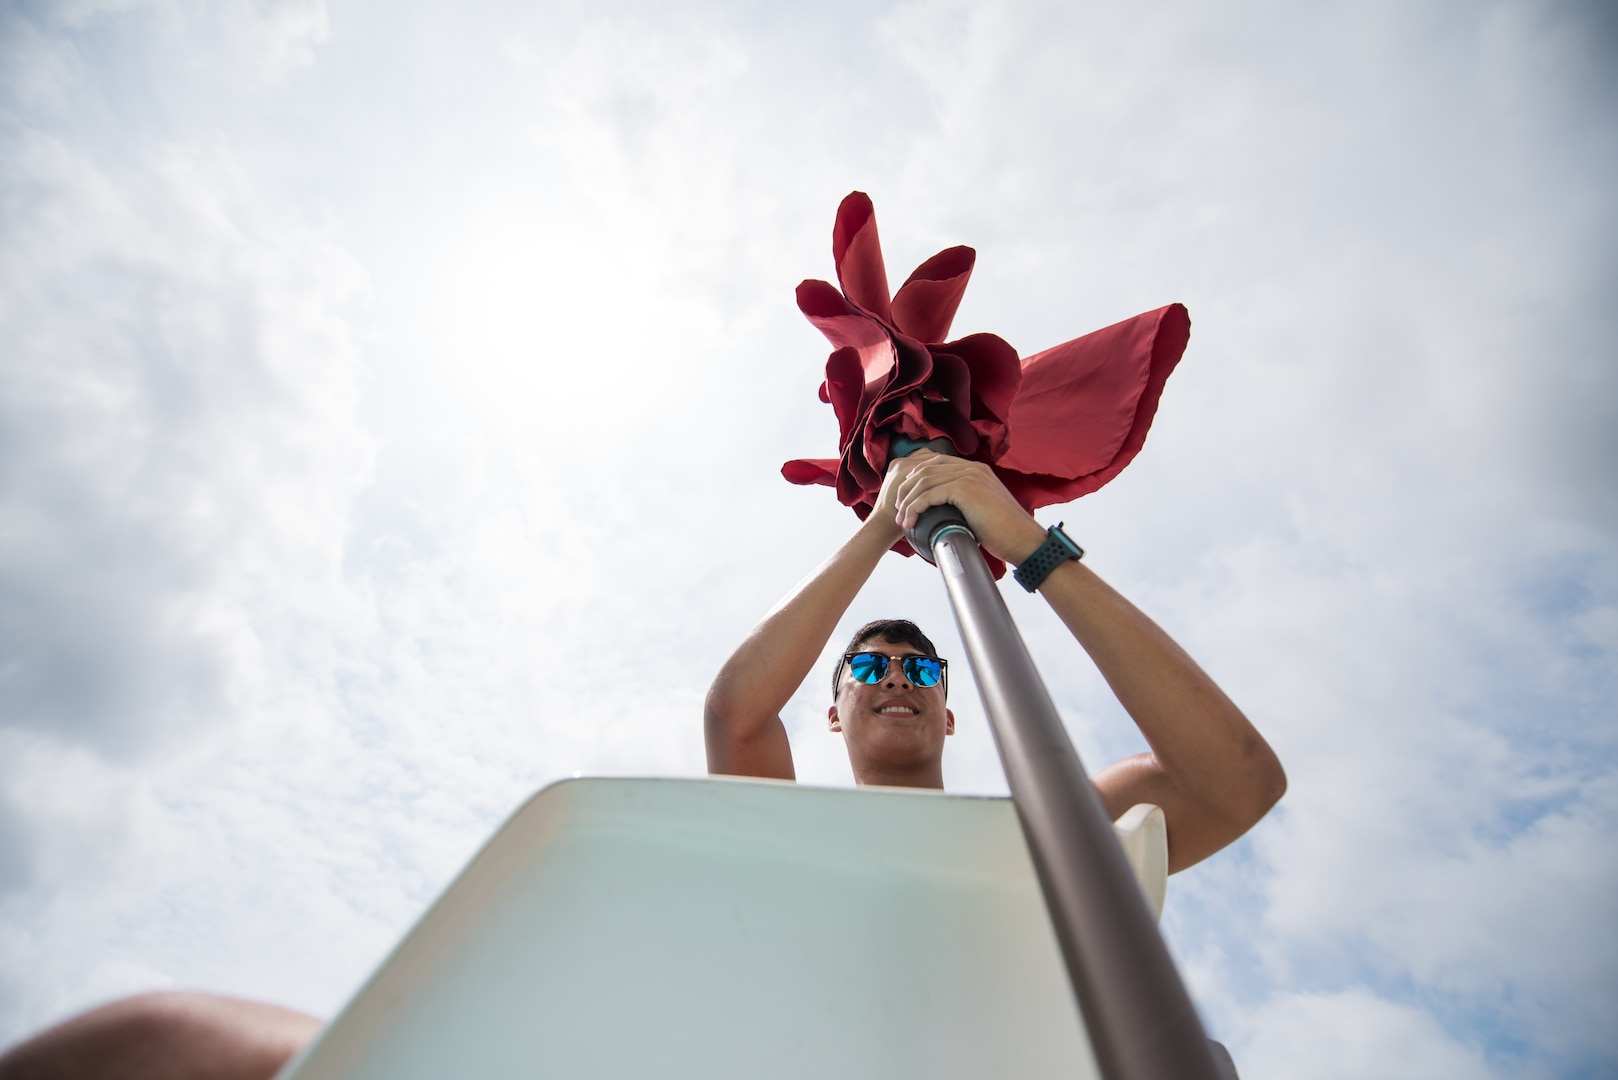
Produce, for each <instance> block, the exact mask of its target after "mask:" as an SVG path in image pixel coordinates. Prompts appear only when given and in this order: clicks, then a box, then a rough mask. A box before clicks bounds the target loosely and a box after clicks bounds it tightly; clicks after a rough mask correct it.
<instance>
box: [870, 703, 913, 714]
mask: <svg viewBox="0 0 1618 1080" xmlns="http://www.w3.org/2000/svg"><path fill="white" fill-rule="evenodd" d="M877 712H878V713H879V714H880V715H883V716H915V715H916V710H915V709H912V708H911V707H910V706H909V705H884V706H882V707H881V708H880V709H878V710H877Z"/></svg>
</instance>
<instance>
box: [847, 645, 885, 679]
mask: <svg viewBox="0 0 1618 1080" xmlns="http://www.w3.org/2000/svg"><path fill="white" fill-rule="evenodd" d="M848 671H849V674H850V675H853V676H854V681H855V682H862V683H879V682H881V681H882V676H884V675H886V674H887V673H888V658H887V657H886V656H883V655H881V654H880V653H868V652H862V653H855V654H854V655H853V656H851V657H849V658H848Z"/></svg>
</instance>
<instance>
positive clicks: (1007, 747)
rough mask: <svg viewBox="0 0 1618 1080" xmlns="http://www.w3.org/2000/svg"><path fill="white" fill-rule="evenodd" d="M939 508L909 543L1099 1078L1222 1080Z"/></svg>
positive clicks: (1119, 862) (1141, 900) (1047, 713)
mask: <svg viewBox="0 0 1618 1080" xmlns="http://www.w3.org/2000/svg"><path fill="white" fill-rule="evenodd" d="M934 509H935V510H947V511H949V513H948V514H937V515H935V514H933V512H932V511H929V515H931V516H932V517H933V520H931V521H929V520H928V517H927V516H924V517H923V519H922V521H920V522H918V523H917V527H916V528H915V529H913V530H912V531H911V537H910V538H911V543H912V544H913V545H915V547H916V549H917V550H918V551H921V552H930V553H931V554H932V556H933V558H932V561H933V562H935V563H936V564H937V566H938V568H939V570H940V571H941V572H942V573H943V575H944V586H945V588H946V589H947V590H948V592H949V598H950V604H951V606H952V607H953V608H954V609H955V622H956V624H957V625H958V626H959V627H960V631H961V639H962V641H964V642H965V643H966V653H967V658H968V660H969V661H970V662H971V665H972V674H973V675H974V676H975V677H976V679H977V684H978V690H979V692H980V693H981V694H982V696H983V707H984V710H985V711H986V712H987V713H988V716H989V725H990V728H991V729H992V730H993V731H994V740H995V745H996V746H997V747H998V748H999V750H1000V760H1001V761H1002V762H1003V763H1004V766H1005V770H1006V781H1007V783H1008V784H1009V785H1010V787H1011V798H1012V801H1013V803H1014V804H1015V806H1016V808H1017V816H1018V818H1019V819H1020V820H1021V822H1022V828H1023V835H1024V836H1025V837H1026V838H1027V840H1028V850H1029V853H1030V855H1031V856H1032V857H1033V862H1034V869H1035V871H1036V872H1037V873H1038V875H1039V883H1040V887H1041V889H1042V890H1043V891H1044V894H1045V904H1046V907H1047V908H1048V909H1049V911H1050V914H1051V922H1052V924H1053V925H1054V927H1055V930H1056V938H1057V941H1058V942H1059V943H1060V944H1061V947H1062V958H1063V959H1064V960H1065V961H1066V964H1067V971H1068V976H1069V978H1071V979H1072V982H1073V990H1074V993H1075V995H1076V996H1077V998H1078V1001H1079V1009H1080V1012H1081V1014H1082V1017H1083V1020H1084V1024H1085V1028H1086V1029H1087V1030H1088V1032H1089V1035H1090V1043H1091V1045H1092V1046H1093V1047H1094V1049H1095V1055H1096V1061H1097V1063H1098V1064H1099V1065H1100V1067H1101V1074H1102V1076H1104V1077H1106V1078H1107V1080H1219V1078H1220V1076H1221V1073H1220V1071H1219V1068H1218V1066H1217V1065H1215V1063H1214V1059H1213V1055H1212V1053H1211V1052H1210V1050H1209V1047H1208V1036H1207V1035H1206V1034H1205V1033H1204V1032H1203V1030H1202V1022H1201V1020H1199V1019H1198V1017H1197V1012H1196V1008H1195V1007H1194V1006H1193V1005H1192V1003H1191V997H1190V995H1189V994H1187V993H1186V989H1185V985H1184V984H1183V983H1182V982H1181V981H1180V975H1179V972H1178V971H1177V970H1175V967H1174V961H1173V959H1172V958H1171V957H1170V956H1169V952H1168V948H1167V946H1165V945H1164V944H1163V938H1162V936H1161V935H1160V934H1159V933H1158V930H1157V923H1156V920H1155V919H1154V918H1153V917H1152V913H1151V911H1150V910H1149V909H1148V908H1147V906H1146V898H1145V895H1144V894H1143V893H1142V892H1141V889H1140V885H1139V883H1138V882H1136V880H1135V875H1134V872H1133V871H1132V870H1130V868H1129V864H1128V862H1127V861H1126V860H1125V858H1124V853H1123V849H1122V848H1121V847H1119V845H1118V840H1117V837H1116V836H1115V835H1114V834H1113V830H1112V823H1111V822H1110V821H1108V820H1107V815H1106V811H1105V810H1103V809H1102V806H1101V800H1100V798H1099V797H1098V796H1097V795H1096V792H1095V789H1094V787H1092V786H1091V784H1090V778H1089V776H1088V775H1086V773H1085V771H1084V765H1083V763H1082V762H1080V761H1079V755H1078V753H1077V752H1076V751H1075V750H1074V749H1073V743H1072V741H1071V740H1069V739H1068V737H1067V730H1066V729H1065V728H1064V727H1063V726H1062V719H1061V717H1060V716H1059V715H1058V714H1057V711H1056V705H1055V703H1054V702H1053V701H1052V700H1051V696H1050V693H1049V691H1047V690H1046V689H1045V684H1044V682H1043V681H1042V680H1041V679H1040V677H1039V672H1038V671H1037V670H1036V669H1035V668H1034V661H1033V658H1032V657H1030V656H1029V655H1028V647H1027V646H1026V645H1024V644H1023V640H1022V635H1021V634H1019V633H1018V632H1017V626H1016V624H1015V623H1014V622H1012V621H1011V612H1009V611H1008V610H1007V609H1006V602H1005V599H1004V598H1003V597H1002V596H1001V595H1000V590H999V589H998V588H997V587H996V586H995V582H994V579H993V577H991V576H990V574H989V568H988V565H987V564H986V563H985V562H984V561H983V553H982V552H981V551H980V550H979V548H978V543H977V539H976V538H975V537H974V536H973V535H972V533H971V530H970V529H968V528H967V526H966V524H965V521H964V519H962V518H961V516H960V513H959V511H957V510H955V508H954V507H952V506H951V507H935V508H934ZM940 517H943V518H945V519H946V520H943V521H940V520H938V518H940ZM951 518H953V520H949V519H951ZM918 540H920V541H921V543H917V541H918Z"/></svg>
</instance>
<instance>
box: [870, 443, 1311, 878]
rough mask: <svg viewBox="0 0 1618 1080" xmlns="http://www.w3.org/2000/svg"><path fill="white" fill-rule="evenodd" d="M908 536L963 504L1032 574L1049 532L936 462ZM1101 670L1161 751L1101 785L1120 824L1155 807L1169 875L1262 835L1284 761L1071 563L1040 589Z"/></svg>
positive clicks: (970, 469)
mask: <svg viewBox="0 0 1618 1080" xmlns="http://www.w3.org/2000/svg"><path fill="white" fill-rule="evenodd" d="M897 496H898V497H897V507H898V511H899V515H900V520H901V521H902V523H903V524H905V525H906V526H909V525H911V524H913V523H914V522H915V519H916V516H917V515H919V514H920V513H921V511H923V510H925V509H926V508H927V507H929V506H934V505H937V504H939V503H945V502H949V503H954V504H955V506H956V507H957V508H959V509H960V511H961V513H963V514H965V515H966V519H967V521H968V522H969V523H970V524H971V526H972V529H973V532H974V533H976V534H977V538H978V542H979V543H981V544H982V545H983V546H984V548H986V549H987V550H989V551H990V552H992V553H994V554H995V555H998V556H999V557H1000V558H1002V559H1004V560H1006V561H1007V562H1009V563H1012V564H1016V563H1020V562H1021V561H1022V560H1023V559H1025V558H1027V557H1028V555H1030V554H1031V553H1032V552H1033V551H1034V550H1035V549H1036V548H1038V547H1039V546H1040V544H1041V543H1043V542H1044V539H1045V530H1044V529H1043V528H1041V527H1040V525H1039V523H1038V522H1036V521H1035V520H1034V518H1033V516H1032V515H1030V514H1029V513H1028V512H1027V511H1025V510H1023V508H1022V507H1021V506H1018V505H1017V502H1016V500H1015V499H1013V498H1012V497H1011V493H1010V492H1008V491H1007V490H1006V489H1005V487H1004V486H1003V485H1002V484H1001V483H1000V481H999V480H998V479H996V477H995V475H994V473H993V472H991V471H990V470H989V468H988V467H987V466H985V465H981V464H978V463H976V462H970V461H964V460H961V459H959V458H949V457H938V456H928V457H927V458H926V459H925V460H923V461H921V462H919V463H918V465H917V466H916V467H914V468H912V469H911V470H910V471H909V473H908V475H907V477H906V479H905V481H904V482H903V484H902V485H901V486H900V488H899V490H898V492H897ZM1039 591H1040V594H1041V595H1042V596H1044V597H1045V599H1046V601H1048V602H1049V603H1050V605H1051V607H1052V608H1053V609H1054V610H1055V611H1056V614H1057V615H1058V616H1060V617H1061V619H1062V622H1063V623H1065V624H1066V625H1067V628H1068V629H1069V630H1070V631H1072V633H1073V636H1074V637H1075V638H1076V639H1077V640H1078V642H1079V644H1080V645H1081V646H1083V648H1084V650H1085V652H1087V653H1089V654H1090V658H1091V659H1092V660H1094V661H1095V665H1096V667H1097V668H1099V669H1100V671H1101V674H1102V677H1103V678H1105V679H1106V680H1107V684H1108V685H1109V686H1111V687H1112V691H1113V693H1114V694H1116V695H1117V697H1118V701H1119V702H1120V703H1121V704H1122V705H1123V707H1124V709H1125V710H1126V711H1127V712H1128V713H1129V715H1130V717H1131V718H1132V719H1133V720H1134V721H1135V724H1136V726H1138V727H1139V728H1140V731H1141V734H1142V735H1144V736H1145V737H1146V743H1147V745H1148V746H1150V747H1151V749H1150V750H1149V751H1148V752H1146V753H1144V754H1137V755H1136V756H1134V757H1131V758H1126V759H1125V760H1123V761H1120V762H1118V763H1117V764H1114V765H1112V766H1110V767H1109V768H1107V769H1104V770H1103V771H1102V772H1100V773H1098V774H1097V775H1096V776H1095V777H1094V778H1093V779H1094V782H1095V785H1096V789H1097V791H1098V792H1099V793H1100V795H1101V800H1102V803H1103V804H1104V805H1105V806H1106V808H1107V811H1108V813H1109V814H1111V815H1112V816H1113V817H1114V818H1116V817H1118V816H1119V815H1121V814H1122V813H1123V812H1124V811H1125V810H1127V809H1129V807H1131V806H1133V805H1134V804H1136V803H1143V802H1145V803H1155V804H1156V805H1157V806H1160V807H1162V809H1163V814H1164V817H1165V818H1166V819H1167V821H1168V835H1169V870H1170V872H1173V871H1177V870H1183V869H1185V868H1186V867H1188V866H1191V865H1193V864H1195V863H1197V862H1200V861H1201V860H1202V859H1205V858H1207V857H1208V856H1209V855H1212V854H1213V853H1214V852H1215V851H1218V850H1219V849H1220V848H1222V847H1224V846H1225V845H1226V844H1229V843H1230V842H1232V841H1233V840H1235V839H1236V838H1237V837H1239V836H1241V835H1242V834H1243V833H1245V832H1246V831H1247V830H1248V829H1250V828H1252V827H1253V825H1255V824H1256V823H1257V822H1258V820H1259V819H1260V818H1262V817H1263V816H1264V815H1265V813H1267V812H1268V811H1269V809H1270V807H1272V806H1274V805H1275V803H1276V801H1277V800H1278V799H1280V798H1281V795H1282V794H1283V793H1284V792H1285V791H1286V774H1285V773H1284V772H1283V771H1282V769H1281V763H1280V761H1279V760H1278V759H1277V758H1276V756H1275V752H1274V751H1273V750H1271V749H1270V746H1269V744H1268V743H1266V742H1265V741H1264V737H1263V736H1261V735H1260V734H1259V733H1258V731H1257V730H1256V729H1255V728H1254V727H1253V725H1252V724H1251V723H1249V722H1248V720H1247V718H1246V717H1245V716H1243V715H1242V712H1241V710H1240V709H1238V708H1237V707H1236V706H1235V704H1234V703H1232V702H1231V700H1230V699H1229V698H1228V697H1226V696H1225V694H1224V691H1222V690H1220V689H1219V687H1218V686H1217V685H1215V683H1214V681H1213V680H1212V679H1210V678H1209V677H1208V676H1207V674H1206V673H1205V672H1204V671H1203V670H1202V669H1201V668H1199V667H1198V666H1197V664H1196V662H1195V661H1193V660H1192V659H1191V657H1189V656H1188V655H1186V653H1185V650H1184V649H1181V648H1180V646H1179V645H1177V644H1175V642H1174V640H1173V639H1172V638H1170V637H1169V636H1168V634H1166V633H1164V632H1163V630H1162V629H1161V628H1160V627H1158V625H1157V624H1156V623H1154V622H1152V620H1151V619H1149V618H1147V617H1146V616H1145V615H1144V614H1142V612H1141V611H1140V610H1139V609H1138V608H1136V607H1135V606H1134V605H1133V604H1131V603H1130V602H1129V601H1128V600H1126V599H1124V598H1123V597H1122V596H1121V595H1119V594H1118V593H1117V592H1116V591H1115V590H1113V589H1112V588H1111V587H1110V586H1108V585H1107V583H1106V582H1104V581H1102V580H1101V579H1100V578H1099V577H1098V576H1096V574H1095V573H1094V572H1092V571H1091V570H1090V568H1089V567H1087V566H1085V565H1084V564H1083V563H1080V562H1074V561H1071V560H1070V561H1068V562H1066V563H1063V564H1062V565H1061V566H1059V567H1058V568H1057V569H1056V570H1055V571H1053V572H1052V573H1051V575H1050V576H1049V577H1047V578H1046V579H1045V581H1044V583H1043V584H1042V585H1041V586H1040V589H1039Z"/></svg>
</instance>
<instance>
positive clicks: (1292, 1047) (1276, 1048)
mask: <svg viewBox="0 0 1618 1080" xmlns="http://www.w3.org/2000/svg"><path fill="white" fill-rule="evenodd" d="M1245 1028H1246V1029H1245V1030H1244V1031H1243V1032H1242V1037H1241V1038H1240V1039H1239V1040H1233V1042H1232V1044H1231V1052H1232V1056H1233V1057H1234V1059H1235V1061H1236V1067H1237V1069H1238V1070H1239V1071H1240V1072H1241V1075H1242V1077H1243V1080H1282V1078H1290V1077H1298V1076H1308V1077H1311V1078H1313V1080H1338V1078H1341V1080H1362V1078H1363V1077H1367V1076H1377V1077H1387V1078H1388V1080H1403V1078H1407V1077H1408V1078H1409V1080H1490V1078H1493V1077H1496V1076H1500V1075H1503V1074H1501V1073H1497V1072H1495V1071H1494V1070H1492V1069H1491V1068H1490V1067H1489V1065H1488V1063H1487V1061H1486V1059H1485V1058H1484V1057H1483V1055H1482V1054H1480V1053H1479V1052H1478V1050H1477V1048H1476V1047H1470V1046H1466V1045H1465V1044H1463V1043H1459V1042H1457V1041H1456V1040H1454V1039H1453V1038H1451V1037H1450V1036H1449V1035H1447V1034H1446V1033H1445V1032H1444V1030H1443V1029H1442V1028H1441V1027H1439V1026H1438V1025H1437V1024H1436V1023H1434V1022H1433V1019H1432V1017H1431V1016H1429V1015H1428V1014H1426V1013H1425V1012H1423V1011H1422V1010H1420V1009H1417V1008H1412V1007H1409V1006H1402V1005H1396V1004H1394V1003H1393V1002H1389V1001H1384V1000H1382V999H1380V998H1377V997H1375V996H1373V995H1371V994H1368V993H1366V992H1365V991H1363V990H1349V991H1344V992H1342V993H1338V994H1293V995H1287V996H1285V997H1282V998H1279V999H1277V1000H1276V1001H1273V1002H1271V1003H1269V1004H1267V1005H1265V1006H1264V1007H1263V1008H1261V1009H1258V1010H1255V1011H1254V1012H1253V1013H1252V1014H1251V1015H1249V1016H1248V1017H1247V1020H1246V1025H1245Z"/></svg>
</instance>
